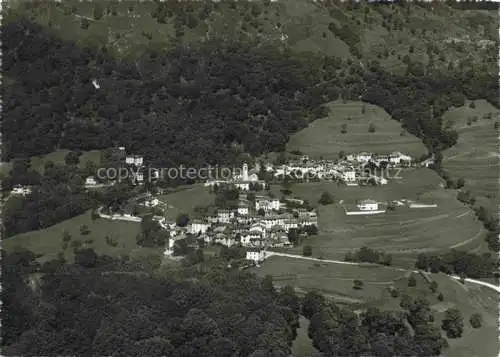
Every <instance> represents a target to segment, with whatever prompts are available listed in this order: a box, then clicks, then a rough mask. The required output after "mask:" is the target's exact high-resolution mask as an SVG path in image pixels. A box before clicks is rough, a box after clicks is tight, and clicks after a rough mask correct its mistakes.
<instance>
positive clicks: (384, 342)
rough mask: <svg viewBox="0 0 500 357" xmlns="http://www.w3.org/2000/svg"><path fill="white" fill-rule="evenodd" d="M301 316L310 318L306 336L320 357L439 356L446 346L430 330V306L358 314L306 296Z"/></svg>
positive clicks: (438, 333) (437, 333)
mask: <svg viewBox="0 0 500 357" xmlns="http://www.w3.org/2000/svg"><path fill="white" fill-rule="evenodd" d="M302 313H303V314H304V316H306V317H307V318H310V320H311V323H310V325H309V336H310V337H311V339H312V340H313V344H314V346H315V347H316V348H317V349H318V350H319V351H320V352H321V353H322V355H324V356H328V357H341V356H342V357H344V356H353V357H354V356H384V357H395V356H422V357H424V356H425V357H429V356H439V355H440V353H441V351H442V350H443V349H444V348H445V347H447V346H448V343H447V341H446V339H444V338H442V337H441V331H440V330H439V328H437V327H436V326H434V325H433V324H432V322H433V321H434V315H433V313H432V310H431V309H430V304H429V302H428V301H426V300H425V299H423V298H419V299H416V300H414V301H411V303H410V304H408V306H405V311H404V312H402V311H380V310H379V309H377V308H368V309H367V310H365V311H364V312H362V313H361V314H359V315H358V314H356V313H355V312H354V311H352V310H350V309H348V308H343V307H339V306H337V305H336V304H334V303H332V302H329V301H327V300H326V299H325V298H324V297H323V296H322V295H320V294H318V293H315V292H309V293H308V294H307V295H306V296H305V297H304V302H303V309H302Z"/></svg>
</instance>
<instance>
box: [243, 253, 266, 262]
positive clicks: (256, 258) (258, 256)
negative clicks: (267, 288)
mask: <svg viewBox="0 0 500 357" xmlns="http://www.w3.org/2000/svg"><path fill="white" fill-rule="evenodd" d="M264 258H265V252H264V251H263V250H249V251H248V252H247V255H246V259H247V260H252V261H253V262H254V263H258V262H261V261H263V260H264Z"/></svg>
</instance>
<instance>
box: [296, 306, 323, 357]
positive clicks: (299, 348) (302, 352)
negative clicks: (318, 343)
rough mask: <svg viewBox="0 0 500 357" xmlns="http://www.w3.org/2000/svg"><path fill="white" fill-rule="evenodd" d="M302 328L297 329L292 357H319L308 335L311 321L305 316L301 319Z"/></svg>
mask: <svg viewBox="0 0 500 357" xmlns="http://www.w3.org/2000/svg"><path fill="white" fill-rule="evenodd" d="M299 323H300V327H299V328H298V329H297V337H296V338H295V340H294V341H293V345H292V357H317V356H318V355H319V353H318V350H316V349H315V348H314V346H313V344H312V340H311V339H310V338H309V336H308V334H307V330H308V329H309V320H308V319H306V318H305V317H304V316H302V315H300V317H299Z"/></svg>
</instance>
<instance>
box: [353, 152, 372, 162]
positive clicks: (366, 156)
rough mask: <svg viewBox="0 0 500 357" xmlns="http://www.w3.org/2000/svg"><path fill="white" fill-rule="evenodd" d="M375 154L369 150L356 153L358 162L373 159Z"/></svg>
mask: <svg viewBox="0 0 500 357" xmlns="http://www.w3.org/2000/svg"><path fill="white" fill-rule="evenodd" d="M372 157H373V155H372V154H371V153H369V152H360V153H359V154H357V155H356V161H358V162H368V161H370V160H371V159H372Z"/></svg>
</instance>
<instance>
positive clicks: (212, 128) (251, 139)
mask: <svg viewBox="0 0 500 357" xmlns="http://www.w3.org/2000/svg"><path fill="white" fill-rule="evenodd" d="M2 40H3V41H2V42H3V43H2V45H3V73H4V76H5V77H6V78H8V79H9V80H7V81H6V85H5V88H4V104H3V110H4V122H3V126H2V128H3V134H4V150H3V154H4V160H5V159H6V160H10V159H11V158H13V157H21V156H32V155H40V154H45V153H48V152H51V151H53V150H54V149H56V148H67V149H71V150H89V149H102V148H107V147H109V146H112V145H117V146H126V147H127V150H129V151H130V152H134V153H141V154H143V155H144V156H145V158H146V159H147V160H151V161H153V162H156V163H158V164H159V163H161V164H164V165H165V166H166V167H170V166H169V165H179V164H190V165H195V164H199V165H202V164H207V163H212V164H214V163H217V164H221V163H227V162H231V161H232V160H234V159H235V157H237V156H238V155H240V154H241V153H242V152H248V153H251V154H254V155H258V154H261V153H263V152H267V151H276V150H282V149H284V146H285V143H286V142H287V140H288V137H289V134H290V133H292V132H295V131H297V130H300V129H302V128H304V127H305V126H306V124H307V122H308V117H309V115H310V112H311V111H312V110H313V109H314V108H315V107H316V106H317V105H319V104H320V103H319V101H320V98H317V97H315V96H312V95H311V94H310V93H308V90H307V88H308V87H310V85H311V81H310V80H311V78H310V77H309V76H308V75H307V71H306V70H305V68H304V66H302V65H301V64H300V63H299V62H298V61H297V60H294V59H292V58H291V56H290V55H287V54H280V55H278V54H274V53H273V51H271V50H270V49H266V50H258V49H254V48H250V47H245V45H237V44H232V45H223V44H213V43H207V44H205V45H200V46H197V47H196V48H188V47H177V48H175V49H173V50H171V51H170V52H168V53H164V52H161V51H159V50H154V49H149V50H146V51H145V52H144V53H143V54H142V56H141V57H140V59H139V60H137V61H136V62H135V63H134V62H127V61H125V60H116V59H114V58H111V57H110V55H108V54H107V53H106V51H105V50H104V49H90V48H79V47H78V46H77V45H76V44H73V43H70V42H65V41H62V40H60V39H58V38H56V37H54V36H53V35H51V34H49V33H48V32H47V31H45V30H44V29H43V28H42V27H40V26H38V25H36V24H33V23H31V22H29V21H27V20H25V19H23V18H18V19H16V20H11V21H9V22H7V23H6V24H5V25H4V26H3V31H2ZM94 79H95V80H96V81H97V84H98V85H99V86H100V89H96V88H95V87H94V85H93V84H92V81H93V80H94Z"/></svg>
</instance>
